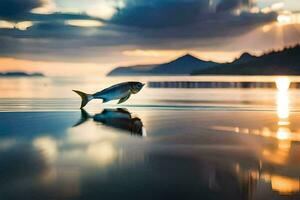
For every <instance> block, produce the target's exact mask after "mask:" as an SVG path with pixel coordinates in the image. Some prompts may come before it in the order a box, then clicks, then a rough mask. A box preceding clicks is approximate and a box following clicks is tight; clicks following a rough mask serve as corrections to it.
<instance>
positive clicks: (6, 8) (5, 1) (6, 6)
mask: <svg viewBox="0 0 300 200" xmlns="http://www.w3.org/2000/svg"><path fill="white" fill-rule="evenodd" d="M41 6H42V2H41V1H40V0H1V2H0V17H1V18H2V19H20V18H23V17H24V16H26V15H28V14H29V13H30V11H31V10H32V9H35V8H38V7H41Z"/></svg>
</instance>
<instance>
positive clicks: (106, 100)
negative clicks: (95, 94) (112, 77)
mask: <svg viewBox="0 0 300 200" xmlns="http://www.w3.org/2000/svg"><path fill="white" fill-rule="evenodd" d="M102 100H103V102H102V103H106V102H109V101H110V100H109V99H106V98H102Z"/></svg>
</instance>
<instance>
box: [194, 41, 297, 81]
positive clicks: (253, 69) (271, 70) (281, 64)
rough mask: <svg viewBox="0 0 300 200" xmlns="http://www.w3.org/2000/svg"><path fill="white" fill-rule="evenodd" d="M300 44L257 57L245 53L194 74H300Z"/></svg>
mask: <svg viewBox="0 0 300 200" xmlns="http://www.w3.org/2000/svg"><path fill="white" fill-rule="evenodd" d="M299 55H300V45H299V44H298V45H296V46H294V47H289V48H284V49H282V50H280V51H271V52H269V53H265V54H263V55H262V56H259V57H256V56H252V55H250V54H243V55H242V56H241V57H240V58H239V59H237V60H235V61H234V62H232V63H226V64H219V65H216V66H214V67H212V68H209V69H203V70H196V71H195V72H193V73H192V75H300V56H299Z"/></svg>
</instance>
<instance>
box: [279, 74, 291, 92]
mask: <svg viewBox="0 0 300 200" xmlns="http://www.w3.org/2000/svg"><path fill="white" fill-rule="evenodd" d="M275 82H276V87H277V89H278V90H279V91H288V89H289V88H290V84H291V81H290V79H289V78H287V77H279V78H277V79H276V81H275Z"/></svg>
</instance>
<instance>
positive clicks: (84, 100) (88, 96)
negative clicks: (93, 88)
mask: <svg viewBox="0 0 300 200" xmlns="http://www.w3.org/2000/svg"><path fill="white" fill-rule="evenodd" d="M73 91H74V92H76V93H77V94H78V95H79V96H80V97H81V106H80V108H83V107H84V106H85V105H86V104H87V103H88V102H89V101H90V100H92V99H93V95H91V94H86V93H84V92H80V91H78V90H73Z"/></svg>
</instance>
